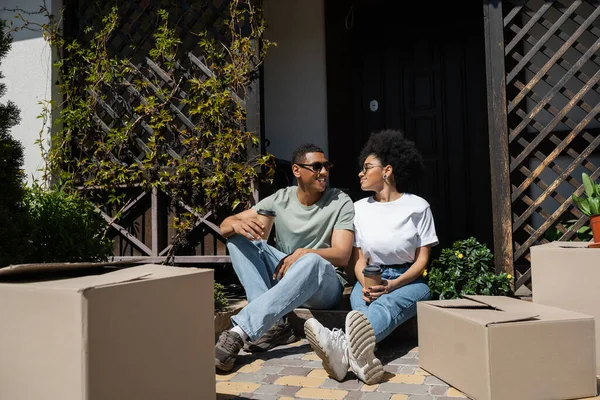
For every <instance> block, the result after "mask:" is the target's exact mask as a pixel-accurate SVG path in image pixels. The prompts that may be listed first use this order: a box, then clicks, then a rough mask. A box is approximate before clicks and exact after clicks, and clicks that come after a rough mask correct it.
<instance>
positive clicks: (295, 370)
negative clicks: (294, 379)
mask: <svg viewBox="0 0 600 400" xmlns="http://www.w3.org/2000/svg"><path fill="white" fill-rule="evenodd" d="M310 371H312V369H310V368H304V367H284V368H283V369H282V370H281V371H280V372H279V375H298V376H306V375H308V374H309V373H310Z"/></svg>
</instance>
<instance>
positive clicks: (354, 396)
mask: <svg viewBox="0 0 600 400" xmlns="http://www.w3.org/2000/svg"><path fill="white" fill-rule="evenodd" d="M362 398H363V393H362V392H360V391H358V392H348V394H347V395H346V397H344V400H358V399H362Z"/></svg>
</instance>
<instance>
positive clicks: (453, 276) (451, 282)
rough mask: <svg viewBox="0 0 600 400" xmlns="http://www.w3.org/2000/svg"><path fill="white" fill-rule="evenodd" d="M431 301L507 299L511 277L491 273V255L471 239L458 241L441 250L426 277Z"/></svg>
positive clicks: (492, 267) (492, 261)
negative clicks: (476, 296)
mask: <svg viewBox="0 0 600 400" xmlns="http://www.w3.org/2000/svg"><path fill="white" fill-rule="evenodd" d="M427 278H428V285H429V288H430V290H431V293H432V297H433V298H434V299H454V298H458V297H461V296H462V295H474V294H480V295H493V296H502V295H508V294H509V293H510V292H511V288H510V281H511V279H512V276H511V275H509V274H506V273H500V274H498V275H497V274H496V273H495V271H494V255H493V254H492V252H491V251H490V250H489V249H488V248H487V246H485V245H484V244H481V243H479V242H478V241H477V240H475V238H473V237H470V238H468V239H466V240H459V241H456V242H454V243H453V245H452V247H451V248H446V249H443V250H442V252H441V254H440V256H439V258H437V259H435V260H433V261H432V263H431V270H430V271H429V273H428V274H427Z"/></svg>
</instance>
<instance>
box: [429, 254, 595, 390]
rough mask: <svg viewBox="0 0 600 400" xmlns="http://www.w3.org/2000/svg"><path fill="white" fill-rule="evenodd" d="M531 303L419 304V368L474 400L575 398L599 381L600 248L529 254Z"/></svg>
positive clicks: (470, 300) (490, 299)
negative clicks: (596, 324) (596, 326)
mask: <svg viewBox="0 0 600 400" xmlns="http://www.w3.org/2000/svg"><path fill="white" fill-rule="evenodd" d="M531 264H532V282H533V303H532V302H528V301H522V300H518V299H513V298H509V297H503V296H469V297H466V298H463V299H458V300H445V301H425V302H420V303H418V325H419V365H420V367H421V368H423V369H425V370H426V371H428V372H430V373H431V374H433V375H436V376H437V377H439V378H440V379H442V380H443V381H445V382H447V383H448V384H450V385H451V386H454V387H455V388H457V389H459V390H461V391H462V392H464V393H465V394H466V395H468V396H469V397H471V398H473V399H487V400H519V399H523V400H536V399H578V398H589V397H594V396H596V395H597V377H596V375H597V374H598V375H600V332H599V330H597V329H595V320H598V319H600V249H590V248H587V244H585V243H570V242H554V243H550V244H546V245H541V246H535V247H532V249H531Z"/></svg>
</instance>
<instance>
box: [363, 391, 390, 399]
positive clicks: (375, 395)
mask: <svg viewBox="0 0 600 400" xmlns="http://www.w3.org/2000/svg"><path fill="white" fill-rule="evenodd" d="M391 397H392V395H391V394H389V393H379V392H369V393H365V394H364V395H363V397H362V400H390V398H391Z"/></svg>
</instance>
